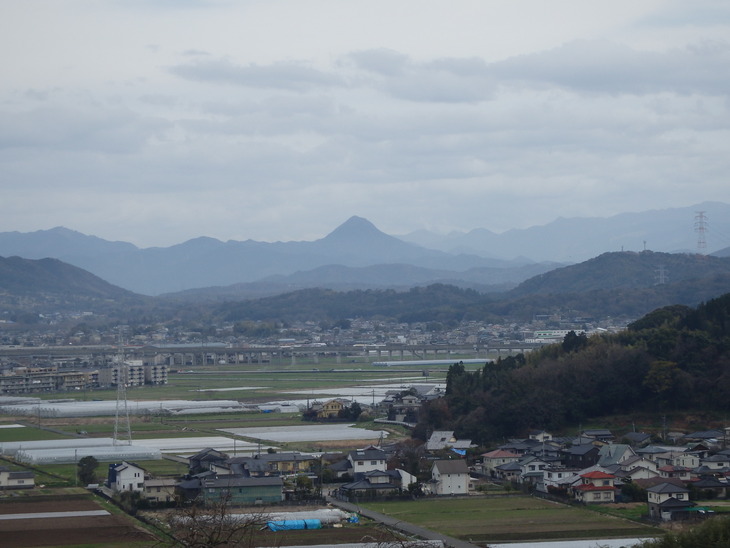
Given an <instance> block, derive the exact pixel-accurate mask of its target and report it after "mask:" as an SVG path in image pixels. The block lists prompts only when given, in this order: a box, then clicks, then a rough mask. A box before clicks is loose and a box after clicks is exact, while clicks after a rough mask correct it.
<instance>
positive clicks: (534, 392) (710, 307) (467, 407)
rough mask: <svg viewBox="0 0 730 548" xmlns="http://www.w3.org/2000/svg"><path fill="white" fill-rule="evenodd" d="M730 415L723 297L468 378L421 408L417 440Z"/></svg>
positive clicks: (729, 330) (456, 369) (453, 380)
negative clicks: (635, 418)
mask: <svg viewBox="0 0 730 548" xmlns="http://www.w3.org/2000/svg"><path fill="white" fill-rule="evenodd" d="M690 409H691V410H706V411H716V412H726V411H727V410H729V409H730V293H728V294H725V295H724V296H722V297H720V298H717V299H714V300H712V301H709V302H707V303H704V304H702V305H700V306H698V307H697V308H696V309H691V308H688V307H683V306H672V307H668V308H664V309H660V310H657V311H655V312H652V313H651V314H649V315H647V316H646V317H644V318H642V319H641V320H638V321H637V322H635V323H633V324H632V325H631V326H630V327H629V329H628V330H626V331H624V332H622V333H620V334H617V335H601V336H593V337H590V338H586V337H584V336H580V335H576V334H575V333H571V334H569V335H568V336H566V338H565V340H564V341H563V343H562V344H555V345H550V346H547V347H544V348H543V349H541V350H539V351H536V352H533V353H531V354H529V355H527V356H523V355H518V356H515V357H508V358H506V359H498V360H497V362H496V363H493V364H492V363H489V364H486V365H485V366H484V367H483V368H482V369H480V370H477V371H474V372H468V371H466V370H465V369H464V366H463V365H461V364H454V365H452V366H451V368H450V369H449V373H448V377H447V388H446V396H445V397H444V398H441V399H440V400H436V401H434V402H431V403H429V404H428V405H426V406H425V407H424V410H423V413H422V417H421V422H420V424H419V427H418V429H417V434H421V435H423V434H424V433H425V432H428V431H429V430H436V429H439V430H441V429H453V430H455V431H456V433H457V435H458V436H459V437H463V438H471V439H473V440H474V441H476V442H478V443H486V442H488V441H491V440H501V439H503V438H505V437H508V436H517V435H520V434H525V433H526V431H527V430H529V429H532V428H546V429H555V430H559V429H561V428H564V427H566V426H578V425H579V424H580V423H582V422H583V421H587V420H589V419H591V418H595V417H600V416H604V415H612V414H619V413H620V414H625V413H633V412H656V413H662V412H671V411H681V410H690Z"/></svg>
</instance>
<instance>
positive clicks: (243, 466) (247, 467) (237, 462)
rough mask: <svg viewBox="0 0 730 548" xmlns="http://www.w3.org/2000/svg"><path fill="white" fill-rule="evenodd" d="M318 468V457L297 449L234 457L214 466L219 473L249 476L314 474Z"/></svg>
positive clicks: (214, 469) (213, 468)
mask: <svg viewBox="0 0 730 548" xmlns="http://www.w3.org/2000/svg"><path fill="white" fill-rule="evenodd" d="M318 468H319V458H318V457H316V456H314V455H310V454H306V453H299V452H296V451H291V452H283V453H261V454H258V455H253V456H251V457H234V458H231V459H228V460H227V461H225V462H223V463H216V464H213V466H212V470H213V471H214V472H215V473H216V474H217V475H222V474H233V475H240V476H249V477H264V476H289V475H299V474H314V473H316V472H317V470H318Z"/></svg>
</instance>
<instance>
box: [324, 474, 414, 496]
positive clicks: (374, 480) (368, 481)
mask: <svg viewBox="0 0 730 548" xmlns="http://www.w3.org/2000/svg"><path fill="white" fill-rule="evenodd" d="M401 489H402V485H401V483H400V481H398V478H397V477H396V476H394V475H393V474H389V473H388V472H384V471H381V470H372V471H370V472H365V473H364V474H361V475H360V479H359V480H356V481H353V482H350V483H346V484H344V485H342V486H340V488H339V489H338V497H339V498H341V499H343V500H349V501H352V500H353V499H376V498H382V497H387V496H391V495H397V494H399V493H400V492H401Z"/></svg>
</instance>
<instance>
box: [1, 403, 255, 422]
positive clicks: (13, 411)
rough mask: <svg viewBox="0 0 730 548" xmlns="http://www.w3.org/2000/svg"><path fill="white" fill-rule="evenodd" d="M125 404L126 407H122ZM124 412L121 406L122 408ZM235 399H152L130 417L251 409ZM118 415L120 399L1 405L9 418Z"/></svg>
mask: <svg viewBox="0 0 730 548" xmlns="http://www.w3.org/2000/svg"><path fill="white" fill-rule="evenodd" d="M122 405H123V404H122ZM120 409H121V407H120ZM250 409H251V408H250V407H247V406H245V405H243V404H241V403H240V402H237V401H235V400H205V401H198V400H150V401H137V400H130V401H128V402H127V410H128V411H129V414H130V415H155V414H166V415H178V414H185V413H191V412H199V413H224V412H227V411H228V412H242V411H246V410H250ZM116 412H117V402H116V400H103V401H74V400H64V401H53V400H48V401H45V400H40V399H39V400H36V401H35V402H28V401H25V402H22V403H19V404H6V405H0V413H2V414H6V415H16V416H17V415H25V416H28V417H41V418H55V417H101V416H113V415H115V414H116Z"/></svg>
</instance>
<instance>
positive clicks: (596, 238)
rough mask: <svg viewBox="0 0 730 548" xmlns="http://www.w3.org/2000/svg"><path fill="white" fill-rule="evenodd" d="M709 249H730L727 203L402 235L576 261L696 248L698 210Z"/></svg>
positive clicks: (437, 245)
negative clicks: (503, 229) (518, 226)
mask: <svg viewBox="0 0 730 548" xmlns="http://www.w3.org/2000/svg"><path fill="white" fill-rule="evenodd" d="M700 212H702V213H703V222H702V224H703V227H702V228H704V240H705V242H706V245H707V247H706V249H705V250H703V251H706V252H710V253H712V254H720V255H722V256H727V255H728V254H730V247H729V246H730V205H728V204H725V203H720V202H704V203H700V204H697V205H694V206H691V207H683V208H674V209H663V210H653V211H642V212H639V213H622V214H620V215H615V216H613V217H607V218H596V217H593V218H573V219H564V218H560V219H557V220H555V221H553V222H551V223H549V224H546V225H543V226H533V227H530V228H526V229H520V230H508V231H506V232H503V233H500V234H496V233H494V232H490V231H489V230H486V229H484V228H477V229H475V230H472V231H470V232H454V233H451V234H448V235H446V236H442V235H438V234H433V233H431V232H428V231H423V230H422V231H416V232H413V233H410V234H406V235H403V236H401V239H403V240H404V241H408V242H411V243H415V244H418V245H421V246H423V247H427V248H430V249H438V250H440V251H444V252H447V253H465V254H473V255H480V256H483V255H484V256H489V257H496V258H505V257H508V258H511V257H516V256H523V257H529V258H530V260H532V261H537V262H539V261H556V262H561V263H578V262H581V261H585V260H587V259H590V258H592V257H597V256H598V255H600V254H602V253H606V252H611V251H643V250H644V249H649V250H652V251H660V252H664V253H697V252H698V242H699V240H700V234H699V232H698V229H699V228H700V226H699V223H700V220H699V218H698V217H699V213H700Z"/></svg>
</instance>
